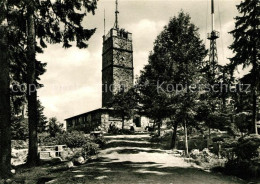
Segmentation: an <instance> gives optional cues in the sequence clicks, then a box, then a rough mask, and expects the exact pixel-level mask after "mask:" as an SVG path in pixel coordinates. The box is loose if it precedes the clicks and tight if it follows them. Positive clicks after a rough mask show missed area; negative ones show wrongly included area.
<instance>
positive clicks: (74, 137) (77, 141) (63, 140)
mask: <svg viewBox="0 0 260 184" xmlns="http://www.w3.org/2000/svg"><path fill="white" fill-rule="evenodd" d="M88 140H89V138H87V137H86V136H85V134H84V133H83V132H78V131H73V132H70V133H69V132H65V133H62V134H58V135H56V144H60V145H62V144H65V145H67V146H68V147H69V148H80V147H82V146H83V145H84V144H85V143H86V142H87V141H88Z"/></svg>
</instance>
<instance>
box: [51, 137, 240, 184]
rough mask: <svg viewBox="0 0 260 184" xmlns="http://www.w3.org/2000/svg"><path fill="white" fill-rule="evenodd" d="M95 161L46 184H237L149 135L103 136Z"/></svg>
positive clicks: (62, 174)
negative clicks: (103, 143) (103, 145)
mask: <svg viewBox="0 0 260 184" xmlns="http://www.w3.org/2000/svg"><path fill="white" fill-rule="evenodd" d="M106 139H107V140H108V144H107V148H106V149H104V150H102V151H101V152H100V154H99V160H98V161H94V162H92V163H88V164H85V165H82V166H78V167H75V168H73V169H71V170H69V171H68V170H67V171H63V172H61V173H60V177H59V178H56V179H54V180H52V181H51V182H49V183H62V184H64V183H111V184H112V183H116V184H124V183H140V184H142V183H173V184H204V183H205V184H239V183H245V182H243V181H242V180H239V179H237V178H235V177H231V176H223V175H221V174H217V173H209V172H205V171H203V170H201V169H200V168H198V167H196V166H195V165H192V164H190V163H186V162H185V161H184V160H183V158H180V157H174V156H173V155H172V154H171V153H170V152H169V151H167V150H161V149H159V148H158V146H157V145H155V144H151V143H150V142H148V139H149V135H123V136H122V135H120V136H107V137H106Z"/></svg>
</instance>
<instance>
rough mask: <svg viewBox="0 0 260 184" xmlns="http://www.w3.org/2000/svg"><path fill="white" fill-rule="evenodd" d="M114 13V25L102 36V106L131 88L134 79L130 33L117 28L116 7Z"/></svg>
mask: <svg viewBox="0 0 260 184" xmlns="http://www.w3.org/2000/svg"><path fill="white" fill-rule="evenodd" d="M116 5H117V1H116ZM116 7H117V6H116ZM115 13H116V21H115V26H114V27H113V28H112V29H110V31H109V32H108V34H107V35H106V36H105V35H104V36H103V53H102V107H106V106H107V105H108V103H109V102H110V101H111V99H112V97H113V96H114V95H115V94H116V93H117V92H118V91H120V90H127V89H129V88H131V87H132V86H133V80H134V73H133V44H132V33H129V32H127V31H125V30H124V29H120V28H119V26H118V16H117V14H118V13H119V12H118V9H117V8H116V12H115Z"/></svg>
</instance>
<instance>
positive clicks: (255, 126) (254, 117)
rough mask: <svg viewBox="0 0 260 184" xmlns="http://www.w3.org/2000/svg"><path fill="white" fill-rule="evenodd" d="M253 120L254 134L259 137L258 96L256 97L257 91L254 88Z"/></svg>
mask: <svg viewBox="0 0 260 184" xmlns="http://www.w3.org/2000/svg"><path fill="white" fill-rule="evenodd" d="M252 110H253V118H252V125H253V127H254V129H255V130H254V132H255V134H256V135H257V134H258V130H257V95H256V89H255V87H254V89H253V109H252Z"/></svg>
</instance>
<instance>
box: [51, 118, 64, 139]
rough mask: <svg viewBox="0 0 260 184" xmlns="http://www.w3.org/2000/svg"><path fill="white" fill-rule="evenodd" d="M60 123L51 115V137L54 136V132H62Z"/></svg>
mask: <svg viewBox="0 0 260 184" xmlns="http://www.w3.org/2000/svg"><path fill="white" fill-rule="evenodd" d="M62 132H63V130H62V124H60V122H58V120H57V118H56V117H52V118H50V119H49V133H50V136H51V137H55V136H56V134H58V133H62Z"/></svg>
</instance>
